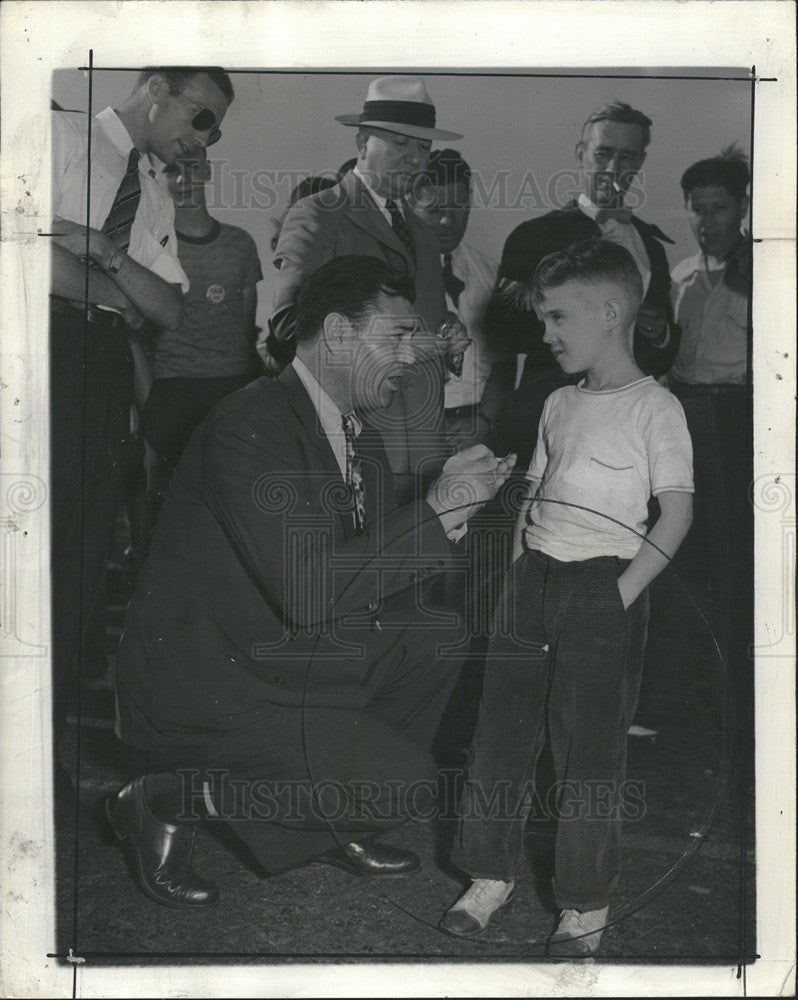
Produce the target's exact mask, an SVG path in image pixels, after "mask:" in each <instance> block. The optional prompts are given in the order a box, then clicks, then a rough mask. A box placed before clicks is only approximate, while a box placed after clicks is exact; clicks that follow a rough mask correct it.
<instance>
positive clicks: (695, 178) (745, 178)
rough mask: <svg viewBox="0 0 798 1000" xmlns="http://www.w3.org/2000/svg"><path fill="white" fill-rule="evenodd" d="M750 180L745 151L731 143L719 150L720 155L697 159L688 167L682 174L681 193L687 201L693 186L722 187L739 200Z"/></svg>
mask: <svg viewBox="0 0 798 1000" xmlns="http://www.w3.org/2000/svg"><path fill="white" fill-rule="evenodd" d="M750 180H751V172H750V170H749V169H748V163H747V161H746V157H745V153H743V151H742V150H741V149H739V148H738V147H737V146H733V145H732V146H728V147H727V148H726V149H723V150H721V153H720V156H711V157H710V158H709V159H708V160H699V161H698V163H694V164H693V165H692V166H691V167H688V168H687V170H685V172H684V173H683V174H682V180H681V185H682V193H683V194H684V200H685V201H687V199H688V198H689V197H690V192H691V191H692V190H693V188H697V187H722V188H725V189H726V190H727V191H728V192H729V194H730V195H731V196H732V198H734V200H735V201H738V202H740V201H742V200H743V198H744V197H745V195H746V191H747V190H748V183H749V181H750Z"/></svg>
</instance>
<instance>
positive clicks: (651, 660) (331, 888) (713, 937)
mask: <svg viewBox="0 0 798 1000" xmlns="http://www.w3.org/2000/svg"><path fill="white" fill-rule="evenodd" d="M117 562H120V563H122V565H123V562H122V561H121V560H117ZM130 584H131V574H130V573H129V572H126V571H125V570H124V569H119V568H117V569H115V570H112V572H111V574H110V576H109V585H108V592H109V607H110V611H109V615H108V620H107V623H106V630H105V632H106V642H107V649H106V651H107V652H108V654H109V662H110V664H111V667H112V665H113V650H114V645H115V642H116V637H117V636H118V631H119V628H120V626H121V620H122V614H123V610H124V604H125V601H126V598H127V595H128V594H129V589H130ZM652 603H654V604H655V605H656V613H655V615H654V617H653V618H652V626H651V634H650V640H649V647H648V660H647V668H646V671H647V672H646V678H645V684H644V691H643V695H642V701H641V708H640V711H639V714H638V721H639V722H641V723H642V724H643V725H647V726H650V727H652V728H655V729H656V730H657V735H656V736H654V737H644V738H641V737H636V738H630V741H629V768H628V777H629V779H631V780H635V781H639V782H641V783H642V784H641V786H640V787H641V789H642V795H641V798H642V801H643V808H642V809H641V810H640V812H641V815H640V816H639V817H638V818H636V819H634V820H633V821H629V822H627V823H626V828H625V841H624V849H625V863H624V869H623V875H622V880H621V884H620V887H619V890H618V893H617V899H616V901H615V904H614V906H613V910H612V914H611V915H612V917H613V918H615V919H617V921H618V922H617V923H613V924H612V925H611V926H610V927H609V928H608V929H607V931H606V933H605V935H604V941H603V945H602V952H601V955H600V957H599V959H598V961H600V962H617V961H624V962H630V961H631V962H656V963H658V962H668V961H679V962H680V963H685V962H699V963H715V962H723V963H736V962H737V961H738V960H739V959H742V960H745V957H746V956H748V958H749V959H750V958H751V957H752V956H753V955H754V953H755V941H756V937H755V927H754V922H753V921H754V842H753V805H754V788H753V781H752V778H751V776H750V771H749V769H748V768H747V767H746V766H744V765H743V764H741V762H740V760H739V759H738V760H737V762H736V763H732V762H731V761H730V758H729V754H728V730H727V727H726V725H725V716H724V709H723V703H724V697H725V693H726V685H725V682H724V677H723V675H722V671H721V669H720V667H719V664H718V661H717V657H715V656H714V655H713V648H712V642H711V639H710V637H709V634H708V632H707V630H706V628H705V626H704V625H703V624H702V622H701V619H700V616H699V615H698V614H697V613H696V612H695V609H694V607H693V606H692V605H691V603H690V601H689V600H688V599H687V598H686V597H684V595H683V594H681V593H679V589H678V588H676V587H673V586H670V587H669V586H663V588H662V589H661V591H660V592H659V594H655V595H654V596H653V600H652ZM106 680H107V679H106ZM478 681H479V672H478V669H476V668H473V667H472V668H471V670H470V671H466V672H465V673H464V683H463V686H462V688H461V690H460V692H459V696H458V701H457V702H455V703H454V704H453V706H452V711H451V713H450V714H449V717H448V722H447V726H448V729H447V733H448V735H449V737H450V738H449V740H448V744H447V741H446V740H444V744H445V747H444V750H445V753H446V754H448V761H449V762H452V761H454V762H457V761H458V760H460V759H462V758H461V756H460V755H459V753H460V751H459V748H458V744H459V743H461V742H462V740H463V738H464V736H467V733H468V730H469V726H470V724H471V722H472V721H473V705H474V699H475V691H476V689H477V687H478ZM104 685H105V681H102V680H100V681H99V682H98V683H95V684H94V685H93V686H94V687H95V688H96V689H97V690H94V691H86V692H84V695H83V705H82V721H81V725H80V765H79V766H80V782H79V783H80V807H79V809H78V810H77V811H76V810H75V809H74V808H71V807H70V806H69V803H68V801H67V803H66V804H65V803H64V802H63V800H62V799H59V805H58V806H57V831H58V856H57V862H58V890H57V891H58V908H57V909H58V927H57V941H56V942H54V951H56V952H57V953H58V954H62V955H63V954H65V953H66V951H67V949H68V948H70V947H71V948H72V949H73V952H74V953H76V954H79V955H82V956H85V957H86V959H87V961H90V962H95V963H96V962H107V963H110V964H117V963H123V962H126V961H136V962H139V963H140V962H157V961H168V962H170V963H173V962H180V961H192V962H194V963H196V962H198V961H199V962H201V961H203V958H207V960H209V961H213V960H215V961H218V960H219V959H220V958H221V957H225V956H227V957H229V958H230V960H231V961H232V960H233V958H234V957H237V960H238V961H248V960H255V961H262V962H269V961H290V960H297V959H299V958H302V959H303V960H305V961H307V960H308V959H311V960H313V959H318V960H319V961H324V960H335V961H347V960H353V961H354V960H357V959H363V960H366V959H369V960H373V959H378V958H392V959H397V960H399V959H410V958H421V959H426V960H429V961H436V960H438V961H440V960H446V961H452V960H464V961H469V960H475V959H485V960H490V961H502V960H507V961H509V960H512V959H518V958H524V959H529V960H534V959H536V958H542V957H543V951H544V948H543V944H544V941H545V938H546V935H547V934H549V933H550V932H551V930H552V928H553V923H554V919H555V915H554V908H553V903H552V901H551V898H550V893H549V890H548V879H549V871H550V866H551V855H552V850H553V832H554V827H553V824H552V823H551V822H550V821H546V820H545V819H539V820H534V821H531V822H530V823H529V824H528V828H527V829H528V836H527V854H528V867H527V870H526V872H525V877H523V878H522V879H521V880H520V881H519V885H518V887H517V890H516V897H515V900H514V903H513V904H512V905H511V906H510V907H509V908H508V909H507V912H506V913H502V914H501V915H500V917H499V918H498V919H496V921H495V926H494V924H491V925H490V926H489V928H488V929H487V930H486V931H485V933H484V934H483V935H482V936H481V937H479V938H477V939H475V940H463V939H458V938H455V937H452V936H450V935H448V934H445V933H443V932H441V931H440V930H438V929H437V922H438V920H439V918H440V916H441V914H442V912H443V911H444V910H445V909H446V908H447V906H449V905H451V903H452V902H453V901H454V900H455V899H456V898H457V896H458V895H459V893H460V891H461V888H462V886H463V884H464V883H463V881H462V879H461V877H460V875H459V874H458V873H457V872H456V871H454V870H453V869H451V868H450V867H449V866H448V865H447V862H446V847H447V843H448V842H449V841H450V839H451V836H452V834H453V824H452V823H451V822H447V821H435V822H429V823H423V824H413V825H407V826H405V827H402V828H400V829H397V830H395V831H393V832H392V833H391V834H390V835H388V836H387V837H386V838H385V839H388V840H389V841H390V842H391V843H393V844H396V845H397V846H400V847H405V848H408V849H411V850H413V851H415V852H417V853H418V854H419V856H420V857H421V859H422V862H423V867H422V869H421V870H420V871H418V872H416V873H413V874H412V875H410V876H408V877H406V878H403V879H398V880H391V881H382V882H379V881H375V880H365V879H357V878H354V877H352V876H350V875H348V874H346V873H345V872H343V871H340V870H339V869H337V868H332V867H329V866H326V865H320V864H310V865H307V866H305V867H303V868H300V869H296V870H294V871H290V872H287V873H284V874H282V875H279V876H277V877H274V878H265V877H263V875H262V873H261V872H260V871H259V870H258V869H257V866H256V864H255V862H254V861H252V860H251V859H250V858H248V857H247V856H246V853H245V852H244V850H243V848H239V847H238V846H237V842H236V841H235V838H233V837H231V836H230V835H229V833H226V832H225V830H224V829H220V828H219V827H218V826H216V827H213V826H210V825H208V826H206V827H204V828H203V829H201V831H200V833H199V835H198V838H197V847H196V852H195V865H196V867H197V869H198V870H200V871H201V872H203V873H204V874H206V875H208V876H210V877H212V878H213V879H214V880H215V881H216V882H217V883H218V884H219V887H220V889H221V894H222V899H221V902H220V904H219V906H218V907H217V908H216V909H214V910H211V911H207V912H204V913H188V914H186V913H183V912H179V911H173V910H169V909H165V908H163V907H161V906H159V905H158V904H156V903H153V902H151V901H150V900H149V899H147V898H146V897H145V896H144V895H142V893H141V892H140V891H139V890H138V889H137V888H136V886H135V885H134V883H133V881H132V880H131V877H130V875H129V873H128V869H127V866H126V862H125V859H124V856H123V854H122V852H121V850H120V846H119V844H118V842H116V841H114V840H113V838H112V837H111V836H110V835H109V831H108V829H107V826H106V824H105V822H104V818H103V816H102V811H101V806H102V801H103V799H104V797H105V795H107V794H108V793H109V792H111V791H113V790H116V789H117V788H119V787H120V786H121V784H123V783H124V782H125V781H126V780H128V779H129V778H131V777H134V776H135V775H136V774H137V773H139V770H138V769H139V766H140V762H139V761H137V760H136V759H135V758H133V757H131V756H130V755H129V754H127V752H126V751H124V749H123V748H122V746H121V745H120V744H119V743H118V742H117V741H116V739H115V737H114V735H113V731H112V718H113V715H112V696H111V692H110V691H109V690H108V689H107V687H104ZM77 749H78V725H77V720H76V719H75V720H73V722H72V723H71V724H70V725H69V727H68V732H67V734H66V737H65V739H64V741H63V743H62V746H61V759H62V761H63V763H64V766H65V768H66V770H67V772H68V773H69V774H70V776H71V778H72V780H73V782H74V781H75V780H76V778H77V777H78V775H77V766H78V761H77ZM542 773H545V766H543V767H542ZM67 975H68V969H67V968H66V967H65V977H66V976H67ZM69 982H70V983H71V976H69ZM66 991H67V982H66V978H65V995H66Z"/></svg>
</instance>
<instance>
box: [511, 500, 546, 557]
mask: <svg viewBox="0 0 798 1000" xmlns="http://www.w3.org/2000/svg"><path fill="white" fill-rule="evenodd" d="M539 485H540V483H534V482H532V481H530V482H529V483H528V484H527V491H526V496H525V497H524V499H523V501H522V502H521V509H520V510H519V511H518V517H517V518H516V519H515V526H514V528H513V551H512V560H511V562H515V561H516V559H518V557H519V556H520V555H521V553H522V552H523V551H524V528H525V527H526V526H527V518H528V516H529V508H530V507H531V506H532V501H533V499H534V498H535V494H536V493H537V491H538V486H539Z"/></svg>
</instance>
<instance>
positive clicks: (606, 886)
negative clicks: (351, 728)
mask: <svg viewBox="0 0 798 1000" xmlns="http://www.w3.org/2000/svg"><path fill="white" fill-rule="evenodd" d="M524 294H525V295H527V296H528V298H529V304H530V306H532V307H533V308H535V310H536V311H537V313H538V315H539V316H540V318H541V319H542V320H543V321H544V323H545V327H546V329H545V335H544V341H545V343H546V344H547V345H548V346H549V348H550V349H551V351H552V354H553V355H554V357H555V359H556V360H557V363H558V364H559V366H560V367H561V368H562V370H563V372H565V373H566V374H567V375H575V374H578V373H584V378H582V380H581V381H580V382H579V383H578V384H577V385H570V386H565V387H563V388H561V389H558V390H556V391H555V392H553V393H552V394H551V395H550V396H549V397H548V399H547V400H546V403H545V406H544V409H543V415H542V418H541V422H540V428H539V433H538V440H537V447H536V449H535V453H534V455H533V458H532V463H531V465H530V467H529V471H528V473H527V478H528V481H529V491H528V495H527V499H526V500H525V501H524V503H523V504H522V507H521V511H520V513H519V517H518V521H517V524H516V529H515V535H514V539H513V564H512V566H511V568H510V572H509V574H508V577H507V579H506V582H505V586H504V590H503V594H502V597H501V600H500V603H499V606H498V610H497V619H496V629H495V632H494V635H493V636H492V638H491V642H490V646H489V649H488V658H487V664H486V668H485V680H484V687H483V694H482V704H481V707H480V715H479V721H478V724H477V730H476V734H475V737H474V743H473V745H472V749H471V755H470V757H471V765H470V768H469V775H468V781H467V783H466V787H465V791H464V793H463V798H462V800H461V804H460V815H461V821H460V829H459V836H458V839H457V842H456V844H455V849H454V853H453V856H452V860H453V861H454V863H455V864H457V865H458V866H459V867H460V868H462V869H463V870H464V871H466V872H468V874H469V875H471V877H472V879H473V880H474V881H473V882H472V885H471V886H470V888H469V889H468V890H467V891H466V892H465V893H464V894H463V896H462V897H461V898H460V899H459V900H458V901H457V903H455V905H454V906H453V907H452V908H451V909H449V910H448V911H447V913H446V914H445V915H444V917H443V918H442V921H441V926H442V927H443V928H444V929H446V930H448V931H451V932H452V933H455V934H461V935H471V934H477V933H479V932H480V931H482V930H484V928H485V927H486V926H487V924H488V921H489V920H490V918H491V916H492V915H493V914H494V913H495V912H496V911H497V910H498V909H500V907H502V906H503V905H504V904H505V903H506V902H507V901H508V900H509V898H510V895H511V893H512V891H513V888H514V884H515V879H516V877H517V874H518V867H519V862H520V860H521V857H522V848H523V835H524V825H525V822H526V819H527V816H528V813H529V808H530V802H531V797H532V795H533V794H534V776H535V766H536V762H537V759H538V755H539V754H540V751H541V749H542V747H543V742H544V738H545V733H546V725H547V722H548V728H549V733H550V739H551V751H552V758H553V762H554V768H555V775H556V779H557V787H558V789H559V794H558V807H559V816H560V820H559V824H558V828H557V839H556V852H555V873H554V896H555V900H556V902H557V905H558V907H559V908H560V909H561V911H562V912H561V915H560V920H559V924H558V927H557V930H556V933H555V935H554V936H553V937H552V939H551V940H550V942H549V954H550V955H551V956H552V957H558V958H568V957H572V958H581V957H587V956H589V955H593V954H595V952H596V951H597V950H598V947H599V943H600V941H601V935H602V931H603V928H604V926H605V925H606V922H607V917H608V912H609V901H610V897H611V895H612V893H613V891H614V889H615V887H616V885H617V881H618V877H619V873H620V861H621V857H620V831H621V818H622V809H623V795H622V793H623V784H624V781H625V775H626V734H627V731H628V729H629V725H630V723H631V721H632V718H633V716H634V711H635V707H636V704H637V697H638V691H639V686H640V675H641V670H642V665H643V649H644V646H645V641H646V630H647V623H648V611H649V603H648V590H647V587H648V584H649V583H651V581H652V580H653V579H654V578H655V577H656V576H657V575H658V574H659V573H660V572H661V570H662V569H664V568H665V566H667V564H668V563H669V561H670V560H671V558H672V557H673V555H674V553H675V552H676V550H677V549H678V547H679V544H680V543H681V541H682V539H683V538H684V536H685V534H686V533H687V530H688V528H689V526H690V521H691V512H692V495H691V494H692V491H693V480H692V449H691V444H690V437H689V434H688V432H687V426H686V423H685V419H684V414H683V412H682V408H681V406H680V404H679V402H678V401H677V400H676V399H675V398H674V397H673V396H672V395H671V393H670V392H668V390H667V389H664V388H663V387H662V386H660V385H659V384H658V383H657V382H656V380H655V379H654V378H653V377H652V376H646V375H644V374H643V373H642V371H641V370H640V369H639V368H638V366H637V364H636V363H635V359H634V354H633V348H632V336H633V331H634V327H635V319H636V316H637V311H638V308H639V306H640V303H641V301H642V297H643V286H642V280H641V278H640V273H639V271H638V269H637V266H636V264H635V262H634V259H633V258H632V256H631V254H630V253H629V252H628V251H627V250H626V249H624V248H622V247H620V246H618V245H617V244H615V243H611V242H608V241H604V240H590V241H588V242H585V243H580V244H576V245H574V246H572V247H569V248H568V249H566V250H563V251H560V252H558V253H553V254H550V255H549V256H548V257H545V258H544V259H543V261H541V263H540V265H539V267H538V269H537V270H536V272H535V275H534V277H533V279H532V280H531V281H530V282H529V283H528V284H527V287H526V288H525V289H524ZM652 494H653V495H654V496H656V497H657V498H658V500H659V503H660V508H661V511H662V513H661V516H660V518H659V520H658V521H657V523H656V525H655V526H654V527H653V528H652V529H651V530H650V532H649V533H648V536H647V537H645V531H646V527H645V525H646V518H647V514H648V510H647V504H648V500H649V498H650V496H651V495H652ZM597 783H598V786H600V787H601V788H602V789H603V790H604V792H605V794H604V795H603V800H602V808H601V810H599V809H598V808H596V805H597V804H596V802H595V794H591V793H592V789H594V788H595V787H598V786H597ZM492 800H493V804H494V805H495V804H496V803H498V807H499V814H498V816H497V815H496V814H495V811H492V810H491V809H490V808H488V809H486V808H484V805H485V803H491V801H492Z"/></svg>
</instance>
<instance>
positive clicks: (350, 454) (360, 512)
mask: <svg viewBox="0 0 798 1000" xmlns="http://www.w3.org/2000/svg"><path fill="white" fill-rule="evenodd" d="M341 427H342V428H343V431H344V439H345V440H346V485H347V486H348V487H349V488H350V489H351V490H352V498H353V500H354V507H353V508H352V518H353V520H354V522H355V531H356V532H357V533H358V534H360V532H362V531H363V529H364V528H365V527H366V494H365V490H364V489H363V476H362V475H361V471H360V458H359V457H358V454H357V450H356V448H355V438H356V434H355V422H354V419H353V414H351V413H349V414H346V415H345V416H342V417H341Z"/></svg>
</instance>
